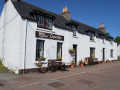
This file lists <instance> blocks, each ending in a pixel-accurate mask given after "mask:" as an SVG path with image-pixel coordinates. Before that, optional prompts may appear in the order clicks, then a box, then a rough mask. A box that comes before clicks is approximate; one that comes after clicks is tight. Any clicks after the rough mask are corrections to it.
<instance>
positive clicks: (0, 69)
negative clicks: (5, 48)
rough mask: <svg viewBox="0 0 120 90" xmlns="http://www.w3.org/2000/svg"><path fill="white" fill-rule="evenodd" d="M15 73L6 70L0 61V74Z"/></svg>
mask: <svg viewBox="0 0 120 90" xmlns="http://www.w3.org/2000/svg"><path fill="white" fill-rule="evenodd" d="M3 72H6V73H14V72H13V71H10V70H9V69H8V68H6V67H5V66H4V65H3V64H2V60H1V59H0V73H3Z"/></svg>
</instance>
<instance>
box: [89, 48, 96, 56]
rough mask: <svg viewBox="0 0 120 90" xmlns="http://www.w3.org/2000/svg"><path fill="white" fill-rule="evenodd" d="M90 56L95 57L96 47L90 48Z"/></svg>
mask: <svg viewBox="0 0 120 90" xmlns="http://www.w3.org/2000/svg"><path fill="white" fill-rule="evenodd" d="M90 57H95V48H90Z"/></svg>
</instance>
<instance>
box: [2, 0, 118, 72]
mask: <svg viewBox="0 0 120 90" xmlns="http://www.w3.org/2000/svg"><path fill="white" fill-rule="evenodd" d="M112 39H113V38H112V37H111V36H107V35H106V34H105V27H104V26H103V24H102V26H101V25H100V28H99V29H96V28H93V27H90V26H88V25H85V24H82V23H80V22H77V21H74V20H72V19H71V18H70V12H69V11H67V8H66V7H65V8H64V9H63V13H62V14H60V15H59V14H55V13H52V12H49V11H47V10H44V9H41V8H39V7H36V6H33V5H31V4H28V3H26V2H23V1H21V0H5V4H4V8H3V11H2V14H1V17H0V58H1V59H2V60H3V63H4V65H5V66H6V67H8V68H9V69H11V70H13V71H14V72H15V73H21V72H22V71H23V70H24V69H25V70H26V71H30V70H33V69H35V68H37V67H36V65H35V63H36V59H37V58H40V57H45V58H46V62H47V61H48V60H49V59H57V58H58V57H62V61H63V62H65V63H69V64H70V63H71V61H72V60H73V59H75V62H76V64H77V65H78V63H79V61H80V60H81V59H82V60H84V59H85V57H90V56H91V54H92V55H94V56H95V57H96V58H98V60H99V61H102V60H103V59H104V60H107V59H108V60H117V43H115V42H114V41H113V40H112ZM73 48H74V49H75V52H76V53H75V56H72V55H71V54H70V53H69V49H73ZM45 67H47V64H46V65H45Z"/></svg>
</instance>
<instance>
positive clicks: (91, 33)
mask: <svg viewBox="0 0 120 90" xmlns="http://www.w3.org/2000/svg"><path fill="white" fill-rule="evenodd" d="M88 35H89V36H90V40H94V38H95V33H93V32H88Z"/></svg>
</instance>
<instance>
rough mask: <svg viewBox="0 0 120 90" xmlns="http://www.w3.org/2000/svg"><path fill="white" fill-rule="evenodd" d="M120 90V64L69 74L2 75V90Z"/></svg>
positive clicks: (87, 68) (0, 85) (90, 68)
mask: <svg viewBox="0 0 120 90" xmlns="http://www.w3.org/2000/svg"><path fill="white" fill-rule="evenodd" d="M67 89H69V90H120V62H118V61H116V62H111V63H105V64H98V65H94V66H89V67H77V68H70V69H69V72H68V71H65V72H61V71H57V72H55V73H51V72H48V73H45V74H40V73H30V74H26V75H9V74H0V90H67Z"/></svg>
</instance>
